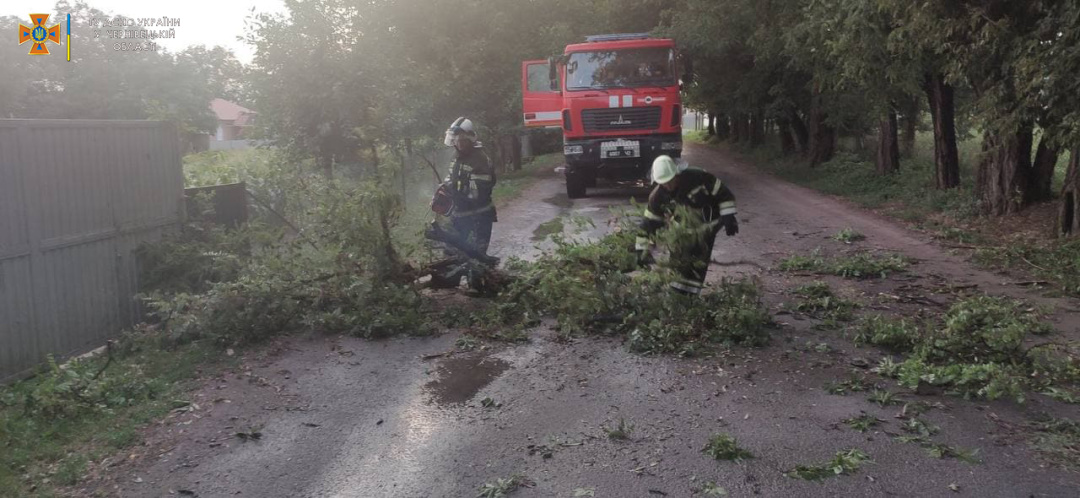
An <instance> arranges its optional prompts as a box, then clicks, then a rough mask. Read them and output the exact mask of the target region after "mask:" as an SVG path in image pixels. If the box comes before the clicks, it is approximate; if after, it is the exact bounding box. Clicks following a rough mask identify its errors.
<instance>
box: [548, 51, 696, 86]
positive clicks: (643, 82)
mask: <svg viewBox="0 0 1080 498" xmlns="http://www.w3.org/2000/svg"><path fill="white" fill-rule="evenodd" d="M566 80H567V81H566V87H567V89H568V90H587V89H591V88H616V87H641V86H672V85H674V84H675V83H676V81H675V54H674V53H673V51H672V50H671V49H670V48H634V49H625V50H613V51H604V52H575V53H572V54H570V59H569V61H568V62H567V63H566Z"/></svg>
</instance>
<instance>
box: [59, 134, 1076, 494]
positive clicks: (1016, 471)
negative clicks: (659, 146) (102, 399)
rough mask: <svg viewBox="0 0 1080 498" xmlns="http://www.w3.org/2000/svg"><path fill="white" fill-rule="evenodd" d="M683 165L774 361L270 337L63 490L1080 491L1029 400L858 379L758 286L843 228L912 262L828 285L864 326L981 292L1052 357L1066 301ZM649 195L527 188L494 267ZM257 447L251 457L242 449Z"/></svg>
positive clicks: (1040, 406)
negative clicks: (916, 416) (1022, 316)
mask: <svg viewBox="0 0 1080 498" xmlns="http://www.w3.org/2000/svg"><path fill="white" fill-rule="evenodd" d="M685 156H686V158H687V159H688V160H689V161H690V162H691V164H694V165H696V166H700V167H704V168H706V169H709V170H711V171H713V172H715V173H716V174H717V175H718V176H719V177H720V178H721V179H722V180H723V181H724V182H725V183H727V184H728V185H729V186H730V187H731V189H732V190H733V191H734V192H735V194H736V196H737V197H738V202H739V211H740V227H741V232H740V234H739V236H738V237H735V238H726V237H723V236H721V237H722V240H719V241H718V242H717V244H716V250H715V252H714V255H713V258H714V259H715V260H717V261H718V262H719V263H720V264H718V265H714V266H713V268H712V269H711V270H710V277H709V280H710V281H719V280H720V279H722V278H725V277H728V278H730V277H750V278H755V279H758V280H759V281H760V282H761V284H762V286H763V288H764V290H765V291H766V303H767V305H768V306H769V308H770V310H771V311H772V312H773V313H774V319H775V321H776V322H777V324H778V329H777V330H775V331H774V340H773V342H772V344H771V345H770V346H768V347H765V348H760V349H734V350H731V351H726V352H721V353H718V354H716V355H713V356H709V357H702V358H693V359H680V358H674V357H642V356H638V355H633V354H630V353H628V352H627V351H626V348H625V347H623V346H622V345H621V344H620V341H618V340H615V339H598V338H580V339H576V340H574V341H573V342H571V343H564V342H559V341H557V340H556V336H555V334H554V333H552V332H551V331H550V330H548V329H546V328H543V327H542V328H540V329H538V330H534V331H532V332H531V339H532V340H531V341H530V342H529V343H526V344H519V345H504V344H490V345H487V346H485V348H484V349H480V350H474V351H460V350H459V349H458V348H456V347H455V342H456V341H457V339H458V337H459V333H457V332H454V331H448V332H447V333H446V334H443V335H441V336H439V337H435V338H430V339H394V340H387V341H379V342H368V341H361V340H358V339H352V338H340V337H330V338H326V337H318V338H290V339H284V340H282V341H279V342H277V343H275V344H273V345H270V346H268V347H266V348H264V349H261V350H259V351H256V352H250V353H247V354H246V355H245V357H244V358H243V359H242V361H241V366H240V367H238V368H236V369H233V370H230V371H228V372H227V373H226V374H224V375H222V376H220V377H218V378H215V379H213V380H211V381H209V382H207V383H206V384H205V385H204V386H203V387H202V388H201V389H199V390H198V391H196V392H194V393H192V397H193V399H195V400H197V404H198V408H197V409H192V410H188V411H184V412H181V413H176V414H174V415H173V416H170V417H169V418H167V419H165V420H163V421H161V422H160V423H159V424H157V425H155V426H153V427H151V428H149V429H147V430H146V431H145V437H146V443H145V444H144V445H143V446H140V447H138V448H136V449H134V450H133V451H131V452H130V457H129V458H126V459H125V460H124V461H123V462H122V463H119V464H116V465H114V466H112V467H111V468H110V469H109V470H108V471H107V472H105V473H104V474H103V475H101V476H100V477H99V478H98V479H96V480H94V481H93V482H92V483H90V484H88V485H87V486H86V487H85V488H84V489H81V490H80V491H79V492H80V493H89V492H94V491H96V492H98V493H100V494H104V495H120V496H168V495H172V494H174V493H175V494H177V495H179V494H181V493H183V494H189V493H190V494H194V495H197V496H234V495H239V496H356V497H374V496H388V497H390V496H393V497H399V496H406V497H413V496H416V497H422V496H433V497H434V496H475V495H476V493H477V489H478V488H479V487H480V486H481V485H483V484H484V483H486V482H494V481H495V480H496V479H498V478H508V477H510V476H511V475H514V474H520V475H523V476H526V477H527V478H528V481H529V486H527V487H524V488H522V489H520V490H518V491H517V492H516V493H515V495H514V496H523V497H528V496H574V495H575V493H587V492H588V491H591V492H592V495H588V494H585V495H586V496H598V497H600V496H612V497H615V496H618V497H625V496H642V497H645V496H694V495H695V494H696V493H700V492H701V490H702V489H703V488H704V487H706V483H709V482H714V483H716V484H717V485H719V486H720V487H723V488H724V489H726V491H727V492H728V494H729V496H747V495H761V496H868V495H900V496H953V495H955V494H956V493H959V494H961V495H969V496H1018V495H1023V496H1075V495H1076V494H1078V493H1080V475H1078V474H1076V473H1075V472H1069V471H1066V470H1062V469H1059V468H1056V467H1054V466H1052V465H1049V464H1046V463H1044V462H1043V460H1041V459H1040V457H1039V456H1038V455H1036V454H1035V453H1034V452H1033V451H1032V450H1031V449H1030V447H1029V445H1028V441H1029V435H1030V433H1029V431H1028V430H1027V429H1026V427H1027V424H1028V423H1029V421H1030V420H1031V419H1032V418H1033V417H1035V416H1036V415H1037V414H1040V413H1043V412H1047V413H1050V414H1052V415H1061V414H1063V413H1069V409H1070V407H1068V406H1065V405H1062V404H1060V403H1058V402H1055V401H1052V400H1049V399H1048V398H1046V397H1043V396H1038V395H1036V396H1034V397H1033V398H1032V399H1030V400H1029V401H1028V402H1027V403H1025V404H1023V405H1019V404H1016V403H1014V402H1012V401H995V402H989V403H988V402H971V401H964V400H962V399H959V398H956V397H951V396H945V395H943V394H940V393H933V392H929V393H925V394H924V393H918V394H917V393H913V392H908V391H905V390H903V389H900V388H897V387H896V386H895V385H893V384H892V383H891V382H889V381H887V380H885V379H880V378H876V377H875V376H873V375H872V374H869V373H868V372H866V371H865V367H866V366H867V365H872V364H874V363H876V361H877V359H878V358H880V357H882V356H883V355H884V353H883V352H881V351H879V350H877V349H875V348H862V349H860V348H856V347H855V346H854V345H853V344H852V343H850V342H849V341H848V340H847V339H846V338H844V337H843V335H842V334H841V333H840V332H836V331H827V330H816V329H815V328H814V325H815V324H816V322H815V321H814V320H811V319H808V318H806V317H804V316H801V315H800V314H799V313H793V312H792V311H791V306H790V304H791V302H792V296H791V295H790V294H789V289H791V288H792V287H794V286H797V285H801V284H803V283H807V282H810V281H814V280H819V279H822V278H821V277H817V276H809V275H807V276H802V275H793V274H786V273H780V272H775V271H772V270H770V268H772V267H774V266H775V264H776V262H777V261H778V260H780V259H782V258H784V257H787V256H790V255H792V254H807V253H810V252H811V251H813V250H815V249H819V248H820V251H821V252H822V253H824V254H834V253H841V252H844V251H849V250H851V249H852V247H851V246H849V245H846V244H843V243H840V242H837V241H835V240H832V238H831V237H832V236H833V234H835V233H836V232H837V231H839V230H841V229H843V228H848V227H851V228H854V229H856V230H858V231H859V232H861V233H862V234H864V235H865V236H866V237H867V238H866V240H865V241H863V242H859V243H858V247H861V248H864V249H871V250H884V251H891V252H900V253H902V254H904V255H906V256H908V257H910V258H913V259H914V260H916V264H914V265H913V266H912V267H911V268H910V269H909V271H908V272H906V273H902V274H899V275H896V276H893V277H890V278H889V279H885V280H868V281H849V280H840V279H838V278H831V277H830V278H824V280H826V281H828V282H829V283H830V284H831V285H833V287H834V288H836V289H837V290H838V292H840V293H842V294H843V295H844V296H846V297H850V298H851V299H855V300H858V301H860V302H861V303H864V306H865V307H866V308H868V309H873V310H875V311H881V312H888V313H896V314H915V313H919V312H920V310H924V309H929V310H934V309H940V308H942V307H944V306H947V305H948V304H949V303H950V302H951V300H952V299H955V297H956V296H955V294H954V291H953V290H951V289H955V288H964V289H966V290H969V291H970V290H978V291H982V292H986V293H990V294H993V295H1003V296H1011V297H1016V298H1024V299H1027V300H1029V301H1031V302H1032V303H1036V304H1040V305H1043V306H1046V307H1047V308H1048V309H1052V310H1053V312H1052V314H1051V320H1052V322H1053V324H1054V325H1055V327H1056V328H1057V329H1058V330H1059V331H1060V332H1059V334H1060V336H1061V337H1060V339H1061V340H1075V339H1076V334H1077V330H1078V327H1077V326H1078V325H1080V318H1078V316H1077V313H1076V308H1075V303H1074V302H1073V301H1071V300H1067V299H1050V298H1045V297H1041V296H1038V295H1033V294H1031V293H1029V292H1028V291H1026V290H1025V289H1023V288H1020V287H1018V286H1015V285H1010V283H1009V282H1008V281H1007V280H1008V279H1007V278H1003V277H1001V276H998V275H995V274H993V273H989V272H986V271H983V270H979V269H975V268H973V267H972V266H971V265H969V264H968V263H966V262H965V261H964V260H963V259H962V258H961V257H959V256H956V255H952V254H949V252H948V251H947V250H945V249H942V248H941V247H939V246H937V245H935V244H934V243H933V242H932V241H930V240H928V239H926V238H925V236H924V235H922V234H919V233H915V232H912V231H909V230H907V229H905V228H903V227H901V226H898V225H897V224H895V223H893V222H891V221H889V220H887V219H885V218H882V217H879V216H877V215H874V214H871V213H867V212H866V211H864V210H861V209H858V208H856V207H853V206H851V205H849V204H846V203H844V202H842V201H839V200H836V199H832V198H828V197H825V196H822V195H820V194H817V193H815V192H813V191H810V190H808V189H804V188H801V187H797V186H794V185H791V184H788V183H786V182H783V181H780V180H777V179H775V178H772V177H770V176H768V175H763V174H760V173H757V172H755V170H754V169H753V168H749V167H747V165H745V164H741V163H740V161H738V160H734V159H732V158H731V157H729V156H727V155H726V154H724V153H723V152H721V151H717V150H714V149H709V148H705V147H701V146H690V147H688V149H687V150H686V153H685ZM645 193H646V192H644V191H643V190H640V189H632V188H614V189H599V190H597V191H596V192H595V195H592V192H590V194H591V195H590V197H589V198H586V199H581V200H573V201H571V200H569V199H567V198H566V197H565V191H564V187H563V184H562V181H561V179H560V178H558V177H548V178H543V179H541V180H539V181H537V182H536V183H534V184H533V185H532V186H530V187H529V188H528V189H525V190H524V191H522V192H521V194H520V195H519V196H518V199H517V200H516V201H514V202H510V203H508V204H506V205H505V206H503V207H500V210H499V220H500V221H499V223H498V224H496V226H495V231H494V240H493V250H492V252H493V253H494V254H496V255H498V256H500V257H503V258H506V257H509V256H519V257H528V256H529V255H530V254H535V253H536V251H537V249H536V248H535V247H534V246H535V245H536V244H537V243H536V242H534V240H533V238H534V236H535V235H536V234H537V233H538V232H537V231H538V229H540V227H541V225H543V224H544V223H545V222H548V221H550V220H552V219H554V218H559V217H567V218H569V217H578V216H580V217H587V218H590V219H592V220H593V222H594V224H595V225H596V228H595V229H594V230H595V232H596V233H601V232H603V231H604V230H607V227H608V225H607V221H608V219H609V217H610V216H609V211H608V208H609V207H611V206H620V205H625V203H626V200H627V199H628V198H629V197H630V196H639V197H640V196H644V195H645ZM568 226H569V225H568ZM540 233H541V234H542V233H545V232H543V231H541V232H540ZM540 244H541V246H542V245H543V243H542V242H541V243H540ZM905 296H909V297H918V298H919V299H918V300H910V299H905ZM894 297H896V299H894ZM453 298H454V297H453V296H449V297H446V299H453ZM822 344H824V345H825V347H822V346H821V345H822ZM853 370H855V371H856V372H858V375H866V376H867V378H869V379H871V382H877V383H879V384H880V385H881V387H883V388H887V389H889V390H890V391H892V392H894V393H896V395H897V396H898V397H899V398H901V399H904V400H906V401H923V402H926V403H928V404H929V405H930V406H932V408H931V409H930V410H929V411H928V412H926V413H925V414H923V415H922V418H923V419H924V420H926V421H927V422H928V423H931V424H933V425H936V426H938V427H939V428H940V431H939V432H938V433H937V434H936V435H935V436H934V439H935V441H937V442H939V443H941V444H948V445H950V446H952V447H955V448H964V449H970V450H978V454H977V456H978V459H979V460H980V462H981V463H975V464H972V463H966V462H963V461H960V460H958V459H950V458H946V459H937V458H933V457H932V456H930V455H929V454H928V452H927V451H926V450H925V449H924V448H922V447H920V446H919V445H916V444H904V443H900V442H896V441H894V440H893V437H894V436H896V435H902V434H903V431H902V430H901V429H900V421H899V420H898V419H896V418H895V416H896V415H897V413H898V412H899V411H900V409H901V406H900V405H896V406H885V407H882V406H879V405H878V404H874V403H870V402H868V401H867V396H868V393H867V392H854V393H849V394H848V395H846V396H838V395H831V394H828V393H827V392H826V391H825V390H824V389H823V386H824V385H825V384H826V383H828V382H831V381H843V380H845V379H849V378H850V376H851V375H852V371H853ZM486 399H487V400H490V401H488V402H485V401H484V400H486ZM485 405H486V406H485ZM1072 408H1073V410H1074V409H1075V407H1072ZM861 414H867V415H869V416H871V417H874V418H876V419H879V420H880V422H879V424H878V425H877V426H876V427H873V428H872V429H871V430H870V431H869V432H866V433H861V432H858V431H856V430H854V429H852V428H851V427H849V426H848V425H847V424H845V423H844V420H845V419H849V418H852V417H856V416H859V415H861ZM620 421H625V423H626V424H627V425H629V426H632V429H630V430H629V431H628V437H627V438H626V439H613V438H611V437H609V432H608V431H607V430H606V429H611V428H614V427H616V426H617V425H618V424H619V423H620ZM256 432H257V433H258V434H259V437H258V438H257V439H253V438H250V437H247V438H246V439H245V437H244V436H238V433H244V434H247V435H249V436H250V435H251V434H254V433H256ZM717 433H727V434H730V435H731V436H733V437H735V438H736V439H737V440H738V442H739V446H741V447H744V448H745V449H747V450H748V451H750V452H751V453H752V454H753V458H750V459H747V460H744V461H742V462H739V463H735V462H726V461H716V460H713V459H711V458H709V457H708V456H706V455H704V454H702V453H701V449H702V447H703V446H704V445H705V443H706V441H707V440H708V439H709V438H710V437H711V436H712V435H714V434H717ZM849 448H857V449H860V450H861V451H863V452H865V453H866V454H867V455H868V456H869V457H870V459H871V460H872V463H866V464H864V465H863V466H862V467H861V468H860V469H859V470H857V471H856V472H855V473H854V474H853V475H847V476H840V477H833V478H826V479H824V480H822V481H820V482H812V481H805V480H801V479H796V478H791V477H786V476H785V475H784V473H785V472H787V471H789V470H791V469H793V468H795V467H796V466H797V465H802V464H814V463H821V462H825V461H827V460H829V459H831V458H832V457H833V455H835V454H836V453H837V452H838V451H842V450H846V449H849Z"/></svg>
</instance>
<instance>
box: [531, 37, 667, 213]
mask: <svg viewBox="0 0 1080 498" xmlns="http://www.w3.org/2000/svg"><path fill="white" fill-rule="evenodd" d="M680 66H681V64H679V58H678V53H677V51H676V48H675V43H674V41H672V40H670V39H664V38H652V37H650V36H649V35H648V34H617V35H599V36H590V37H587V38H586V41H585V43H578V44H573V45H568V46H567V47H566V50H565V52H564V53H563V55H562V56H561V57H555V58H551V59H548V60H532V61H525V62H523V63H522V68H521V78H522V97H523V102H522V108H523V110H524V121H525V126H526V127H559V128H561V129H562V133H563V153H564V155H565V157H566V167H565V174H566V193H567V195H568V196H569V197H570V198H580V197H584V196H585V195H586V193H587V189H588V188H592V187H595V186H596V181H597V178H607V179H613V180H635V179H646V178H647V177H648V172H649V167H650V165H651V164H652V161H653V159H655V158H656V156H659V155H661V154H667V155H669V156H672V157H679V156H680V155H681V153H682V102H681V100H680V96H679V87H680V79H679V76H680Z"/></svg>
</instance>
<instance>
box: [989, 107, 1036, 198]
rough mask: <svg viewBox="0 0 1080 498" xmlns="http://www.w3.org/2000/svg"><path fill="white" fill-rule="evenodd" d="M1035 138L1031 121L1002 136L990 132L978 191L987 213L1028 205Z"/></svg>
mask: <svg viewBox="0 0 1080 498" xmlns="http://www.w3.org/2000/svg"><path fill="white" fill-rule="evenodd" d="M1031 142H1032V129H1031V126H1030V125H1025V126H1022V127H1021V128H1020V130H1017V131H1016V132H1013V133H1008V134H1004V135H1002V136H995V135H991V134H987V135H986V138H985V139H984V140H983V158H982V161H981V163H980V164H979V170H978V173H977V175H976V191H977V192H978V196H979V201H980V203H981V207H982V211H983V213H984V214H988V215H995V216H1001V215H1005V214H1011V213H1015V212H1017V211H1019V210H1020V209H1021V208H1022V207H1024V205H1025V204H1024V199H1025V198H1026V195H1025V192H1026V191H1027V188H1028V184H1029V182H1030V177H1031Z"/></svg>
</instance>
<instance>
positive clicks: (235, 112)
mask: <svg viewBox="0 0 1080 498" xmlns="http://www.w3.org/2000/svg"><path fill="white" fill-rule="evenodd" d="M210 109H211V110H212V111H214V114H215V115H217V118H218V120H219V121H236V120H237V119H239V118H240V116H241V115H244V114H255V111H252V110H251V109H248V108H246V107H243V106H241V105H238V104H234V103H232V102H229V101H228V100H224V99H214V100H211V101H210Z"/></svg>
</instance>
